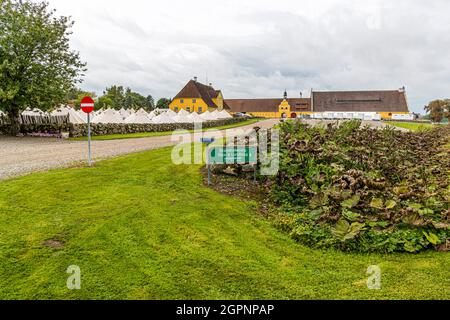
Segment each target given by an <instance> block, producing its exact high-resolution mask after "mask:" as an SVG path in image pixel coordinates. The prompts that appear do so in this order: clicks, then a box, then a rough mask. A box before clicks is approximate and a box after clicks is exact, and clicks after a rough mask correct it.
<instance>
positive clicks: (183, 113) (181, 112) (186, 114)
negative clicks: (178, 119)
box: [178, 109, 190, 116]
mask: <svg viewBox="0 0 450 320" xmlns="http://www.w3.org/2000/svg"><path fill="white" fill-rule="evenodd" d="M189 114H190V113H189V112H187V111H186V110H184V109H181V110H180V111H179V112H178V115H179V116H188V115H189Z"/></svg>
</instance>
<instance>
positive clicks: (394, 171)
mask: <svg viewBox="0 0 450 320" xmlns="http://www.w3.org/2000/svg"><path fill="white" fill-rule="evenodd" d="M280 140H281V141H280V152H281V156H280V170H279V172H278V175H277V176H276V177H275V178H274V179H273V181H272V184H271V186H270V187H269V192H270V194H271V196H272V199H273V200H274V201H275V204H276V207H277V208H280V210H279V216H278V222H279V223H280V226H281V227H282V228H283V229H284V230H286V231H287V232H289V233H290V235H291V236H292V237H293V238H295V239H296V240H298V241H300V242H302V243H304V244H306V245H310V246H313V247H322V248H323V247H334V248H338V249H341V250H344V251H360V252H374V251H376V252H402V251H406V252H419V251H421V250H425V249H428V248H435V249H437V250H440V251H450V180H449V173H450V145H449V141H450V126H442V127H440V128H437V129H434V130H428V131H423V132H414V133H404V132H400V131H395V130H393V129H389V128H388V129H384V130H376V129H371V128H368V127H364V128H360V123H358V122H348V123H345V124H343V125H342V126H341V127H339V128H337V127H334V126H331V127H328V128H325V129H324V128H312V127H308V126H305V125H302V124H301V123H285V124H282V125H281V135H280Z"/></svg>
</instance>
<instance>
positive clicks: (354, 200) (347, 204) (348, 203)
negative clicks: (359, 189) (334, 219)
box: [341, 194, 361, 209]
mask: <svg viewBox="0 0 450 320" xmlns="http://www.w3.org/2000/svg"><path fill="white" fill-rule="evenodd" d="M360 199H361V197H360V196H359V195H358V194H355V195H354V196H353V197H351V198H350V199H347V200H344V201H342V202H341V206H342V207H343V208H348V209H351V208H353V207H356V206H357V205H358V203H359V200H360Z"/></svg>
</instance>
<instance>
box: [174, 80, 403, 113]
mask: <svg viewBox="0 0 450 320" xmlns="http://www.w3.org/2000/svg"><path fill="white" fill-rule="evenodd" d="M169 108H170V109H172V110H173V111H175V112H178V111H180V110H181V109H184V110H186V111H188V112H194V111H195V112H197V113H203V112H205V111H206V110H209V111H213V110H216V109H217V110H219V111H220V110H222V109H225V110H227V111H229V112H230V113H246V114H250V115H252V116H255V117H263V118H297V117H300V116H314V114H324V113H335V114H340V113H342V114H344V113H346V114H349V113H350V114H352V113H355V114H356V113H376V114H379V116H380V117H381V118H382V119H391V118H392V116H393V115H408V114H409V113H410V112H409V107H408V101H407V97H406V92H405V89H404V88H401V89H398V90H372V91H313V90H311V96H310V98H288V97H287V93H286V91H285V92H284V97H283V98H273V99H224V97H223V95H222V92H221V91H220V90H216V89H214V88H213V87H212V86H211V85H204V84H202V83H200V82H198V81H197V80H196V79H195V78H194V80H190V81H189V82H188V83H187V84H186V85H185V86H184V88H183V89H182V90H181V91H180V92H179V93H178V94H177V95H176V96H175V98H174V99H173V100H172V102H171V103H170V105H169Z"/></svg>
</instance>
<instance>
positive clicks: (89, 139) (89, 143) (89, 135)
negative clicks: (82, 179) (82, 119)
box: [87, 113, 92, 167]
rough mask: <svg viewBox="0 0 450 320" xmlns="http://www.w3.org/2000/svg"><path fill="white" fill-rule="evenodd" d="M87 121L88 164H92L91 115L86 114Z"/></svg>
mask: <svg viewBox="0 0 450 320" xmlns="http://www.w3.org/2000/svg"><path fill="white" fill-rule="evenodd" d="M87 123H88V165H89V167H90V166H92V160H91V159H92V158H91V115H90V113H88V114H87Z"/></svg>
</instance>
